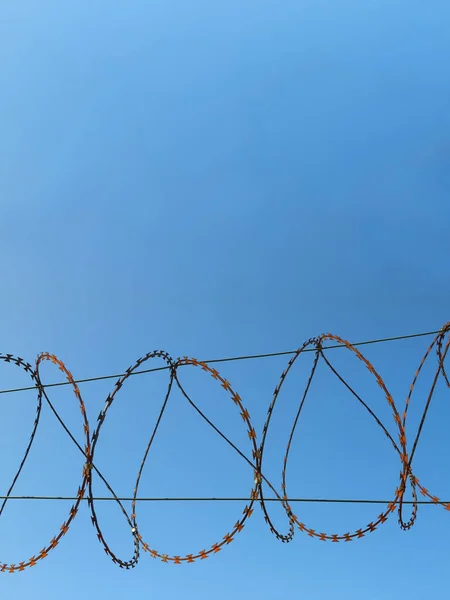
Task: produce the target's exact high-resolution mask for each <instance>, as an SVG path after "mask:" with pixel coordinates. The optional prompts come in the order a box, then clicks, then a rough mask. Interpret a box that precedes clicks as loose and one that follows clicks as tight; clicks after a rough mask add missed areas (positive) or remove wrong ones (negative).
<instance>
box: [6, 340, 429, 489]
mask: <svg viewBox="0 0 450 600" xmlns="http://www.w3.org/2000/svg"><path fill="white" fill-rule="evenodd" d="M440 331H441V330H440V329H438V330H437V331H425V332H423V333H411V334H409V335H397V336H394V337H386V338H378V339H374V340H365V341H362V342H355V343H354V344H352V346H368V345H371V344H382V343H386V342H396V341H399V340H410V339H412V338H419V337H425V336H429V335H437V334H438V333H440ZM336 348H345V344H332V345H330V346H323V348H322V350H335V349H336ZM296 352H297V350H285V351H284V352H269V353H266V354H249V355H244V356H230V357H227V358H213V359H211V360H202V361H199V362H202V363H205V364H217V363H224V362H234V361H241V360H257V359H262V358H274V357H277V356H290V355H294V354H295V353H296ZM304 352H315V348H306V349H305V350H304ZM180 366H183V365H180ZM168 369H170V367H168V366H165V367H156V368H154V369H142V370H141V371H134V372H133V373H130V375H131V376H133V375H145V374H147V373H156V372H157V371H167V370H168ZM124 376H125V373H117V374H114V375H100V376H98V377H86V378H84V379H75V380H74V383H76V384H79V383H91V382H94V381H105V380H107V379H118V378H120V377H124ZM66 385H72V384H71V383H70V382H68V381H58V382H56V383H46V384H45V385H42V388H52V387H61V386H66ZM37 389H38V388H37V387H36V386H33V385H31V386H26V387H20V388H11V389H7V390H0V394H12V393H14V392H28V391H33V390H37ZM0 498H1V497H0Z"/></svg>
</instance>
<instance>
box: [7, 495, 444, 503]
mask: <svg viewBox="0 0 450 600" xmlns="http://www.w3.org/2000/svg"><path fill="white" fill-rule="evenodd" d="M5 498H7V499H8V501H9V500H50V501H51V500H63V501H64V500H67V501H74V500H79V498H78V497H77V496H0V500H4V499H5ZM82 500H84V501H86V502H88V501H89V500H90V498H89V497H86V498H82ZM92 500H94V501H97V500H98V501H100V502H108V501H111V502H117V500H120V501H121V502H249V501H251V498H248V497H246V496H242V497H235V498H227V497H217V498H216V497H214V496H211V497H198V498H195V497H186V498H184V497H167V498H165V497H148V498H145V497H143V498H133V497H131V496H130V497H119V496H118V497H117V498H115V497H108V496H100V497H94V498H92ZM264 502H302V503H304V504H400V502H399V501H395V500H372V499H359V498H356V499H353V498H264ZM403 504H422V505H432V504H435V505H438V504H441V505H445V504H450V501H444V500H440V501H439V502H433V501H432V500H416V501H414V500H403Z"/></svg>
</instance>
